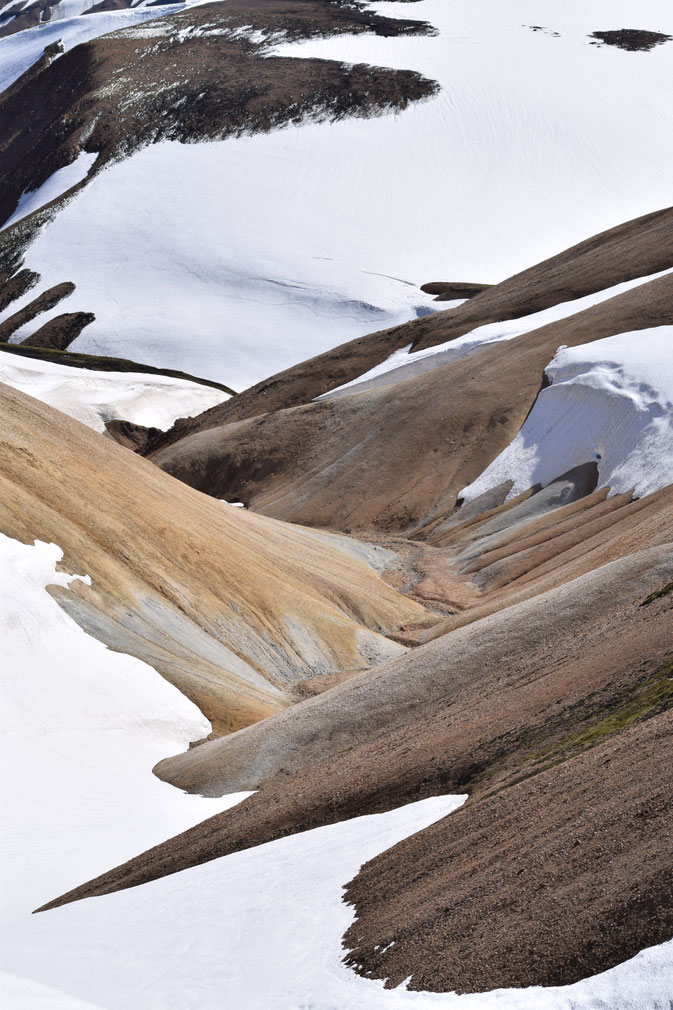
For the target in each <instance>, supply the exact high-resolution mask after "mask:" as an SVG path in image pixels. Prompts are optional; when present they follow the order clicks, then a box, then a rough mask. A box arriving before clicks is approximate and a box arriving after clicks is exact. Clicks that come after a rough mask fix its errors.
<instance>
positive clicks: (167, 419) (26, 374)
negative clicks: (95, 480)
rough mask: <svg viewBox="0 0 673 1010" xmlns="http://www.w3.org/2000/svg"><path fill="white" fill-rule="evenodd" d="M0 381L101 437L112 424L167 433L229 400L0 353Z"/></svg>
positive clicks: (159, 379) (196, 389) (143, 376)
mask: <svg viewBox="0 0 673 1010" xmlns="http://www.w3.org/2000/svg"><path fill="white" fill-rule="evenodd" d="M0 382H6V383H7V385H9V386H13V387H14V389H20V390H21V392H23V393H28V394H29V395H30V396H34V397H35V398H36V399H38V400H42V402H43V403H48V404H49V405H50V406H52V407H56V408H57V410H61V411H63V413H64V414H68V415H69V416H70V417H74V418H75V419H76V420H77V421H81V422H82V423H83V424H86V425H88V426H89V427H90V428H94V429H95V431H101V432H102V431H105V422H106V421H113V420H116V419H123V420H125V421H133V423H134V424H142V425H145V426H146V427H148V428H161V429H162V430H165V429H166V428H170V426H171V425H172V424H173V422H174V421H175V420H176V419H177V418H178V417H195V416H196V415H197V414H200V413H201V412H202V411H204V410H208V408H209V407H214V406H215V404H216V403H222V402H223V401H224V400H228V399H229V394H228V393H225V392H223V391H222V390H221V389H215V388H214V387H212V386H204V385H202V384H201V383H199V382H191V381H190V380H188V379H176V378H172V377H171V376H168V375H151V374H147V373H142V372H101V371H96V370H94V369H89V368H73V367H72V366H70V365H61V364H60V363H56V362H53V361H40V360H39V359H37V358H28V357H24V356H23V355H22V356H21V357H19V355H16V354H12V353H4V354H3V353H0Z"/></svg>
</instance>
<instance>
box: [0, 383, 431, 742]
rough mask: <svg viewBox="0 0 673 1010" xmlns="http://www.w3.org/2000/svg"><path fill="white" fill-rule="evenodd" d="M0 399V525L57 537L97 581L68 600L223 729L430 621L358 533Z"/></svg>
mask: <svg viewBox="0 0 673 1010" xmlns="http://www.w3.org/2000/svg"><path fill="white" fill-rule="evenodd" d="M0 407H1V410H2V418H3V420H2V436H1V438H0V443H1V445H0V530H2V532H4V533H6V534H7V535H9V536H11V537H14V538H16V539H19V540H21V541H24V542H28V541H32V540H33V539H35V538H39V539H41V540H46V541H53V542H54V543H56V544H58V545H59V546H60V547H61V548H62V549H63V551H64V559H63V566H64V568H65V569H66V570H68V571H70V572H77V573H83V574H87V575H89V576H90V577H91V581H92V585H91V587H90V588H89V587H87V586H85V585H84V584H83V583H81V582H75V583H73V585H72V588H70V589H56V588H55V589H54V590H53V594H54V595H55V596H56V597H57V598H58V600H59V602H60V603H61V604H62V606H63V607H64V608H65V609H66V610H67V611H68V612H69V613H70V614H72V615H73V616H74V617H75V619H76V620H77V621H78V622H79V623H80V624H81V625H82V626H83V627H84V628H85V629H86V630H88V631H89V632H91V633H92V634H94V635H95V636H96V637H97V638H100V639H101V640H102V641H104V642H106V643H107V644H108V645H109V646H110V647H112V648H114V649H117V650H119V651H124V652H128V653H131V654H132V655H135V656H138V657H139V658H141V659H143V660H146V661H147V662H149V663H150V664H151V665H152V666H154V667H156V669H157V670H159V672H160V673H161V674H163V676H165V677H166V678H167V679H168V680H170V681H171V682H172V683H173V684H175V685H176V686H177V687H178V688H179V689H180V690H181V691H183V692H184V694H186V695H187V696H188V697H189V698H191V699H192V700H194V701H195V702H196V704H198V705H199V707H200V708H201V709H202V710H203V711H204V712H205V714H206V715H207V716H208V718H209V719H211V721H212V722H213V724H214V726H215V728H216V729H217V730H219V731H222V730H235V729H238V728H240V727H241V726H245V725H247V724H249V723H251V722H255V721H256V720H258V719H260V718H263V717H264V716H266V715H268V714H270V713H272V712H274V711H277V710H278V709H279V708H282V707H283V706H285V705H286V704H288V698H289V690H290V687H291V685H292V683H293V682H294V681H295V680H301V679H304V678H306V677H307V676H310V675H312V674H315V673H332V672H336V671H339V670H342V669H353V668H360V669H364V668H366V667H368V666H369V665H370V664H372V663H377V662H379V661H381V659H384V658H388V657H390V656H391V655H398V654H399V653H400V652H402V651H404V650H403V649H402V647H401V646H399V645H397V644H396V643H393V642H391V641H389V640H388V639H386V638H384V637H382V636H383V635H384V634H387V633H390V632H392V633H397V632H399V631H400V629H401V628H402V626H403V625H405V624H406V623H407V622H415V621H420V622H421V623H423V621H424V620H426V621H428V622H429V623H432V622H433V620H435V619H434V618H432V617H431V616H430V617H428V615H427V614H426V612H424V610H423V609H422V608H421V607H420V606H418V604H416V603H413V602H412V601H411V600H409V599H407V598H405V597H403V596H400V595H399V594H398V593H397V592H395V591H394V590H393V589H392V588H390V587H389V586H387V585H386V584H385V583H384V582H383V581H382V580H381V578H380V577H379V576H378V575H377V574H376V573H375V572H374V571H373V570H372V569H371V568H370V567H369V566H368V565H367V564H365V563H364V562H363V561H361V560H359V559H358V552H359V551H361V549H360V548H359V547H358V545H357V544H354V543H352V542H350V541H349V542H348V544H347V549H348V552H347V551H346V550H344V549H341V547H340V541H339V539H338V538H332V539H330V538H329V537H326V536H323V537H317V536H316V535H315V534H313V533H312V532H311V531H304V530H301V529H294V528H288V527H287V526H284V525H283V524H280V523H278V522H274V521H273V520H269V519H266V518H264V517H262V516H256V515H252V514H250V513H247V512H245V511H243V510H241V509H235V508H232V507H231V506H228V505H226V504H224V503H222V502H218V501H215V500H214V499H212V498H209V497H206V496H205V495H201V494H199V493H198V492H196V491H193V490H192V489H191V488H187V487H185V485H183V484H180V483H178V482H177V481H174V480H173V479H172V478H170V477H168V476H167V475H166V474H165V473H163V472H162V471H161V470H159V469H158V468H157V467H154V466H152V464H150V463H148V462H147V461H145V460H143V459H141V458H139V457H138V456H136V455H135V454H133V453H132V452H130V451H129V450H128V449H125V448H123V447H121V446H119V445H116V444H114V443H113V442H112V441H111V440H110V439H107V438H104V437H103V436H101V435H98V434H96V433H95V432H93V431H90V430H89V429H88V428H86V427H85V426H84V425H81V424H79V423H78V422H76V421H74V420H72V419H71V418H69V417H66V416H65V415H64V414H61V413H60V412H59V411H56V410H54V409H52V408H50V407H48V406H46V405H44V404H42V403H40V402H39V401H38V400H35V399H33V398H32V397H29V396H26V395H24V394H22V393H19V392H17V391H16V390H13V389H11V388H10V387H7V386H1V387H0ZM370 554H371V552H370ZM364 556H365V555H364V554H362V557H364Z"/></svg>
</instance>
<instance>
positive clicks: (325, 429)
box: [150, 274, 673, 533]
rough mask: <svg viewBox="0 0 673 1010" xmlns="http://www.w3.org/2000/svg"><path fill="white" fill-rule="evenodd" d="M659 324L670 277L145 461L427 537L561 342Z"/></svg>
mask: <svg viewBox="0 0 673 1010" xmlns="http://www.w3.org/2000/svg"><path fill="white" fill-rule="evenodd" d="M480 297H481V296H480ZM475 301H476V299H475ZM470 304H472V303H470ZM664 323H669V324H670V323H673V274H668V275H666V276H664V277H661V278H659V279H657V280H655V281H651V282H649V283H647V284H644V285H642V286H640V287H637V288H634V289H632V290H630V291H627V292H625V293H624V294H621V295H619V296H617V297H614V298H612V299H610V300H608V301H605V302H603V303H601V304H600V305H596V306H594V307H593V308H590V309H586V310H584V311H582V312H579V313H577V314H576V315H574V316H570V317H568V318H566V319H563V320H560V321H558V322H555V323H551V324H549V325H547V326H544V327H541V328H540V329H537V330H534V331H532V332H530V333H527V334H524V335H522V336H521V337H518V338H517V339H515V340H511V341H505V342H501V343H498V344H494V345H490V346H487V347H484V348H483V349H482V350H479V351H476V352H475V353H473V354H472V355H470V356H469V357H466V358H463V359H461V360H459V361H456V362H453V363H450V364H447V365H445V366H443V367H441V368H438V369H436V370H435V371H433V372H429V373H426V374H423V375H419V376H416V377H414V378H410V379H407V380H405V381H401V382H398V383H396V384H394V385H390V386H385V387H379V388H375V389H369V390H365V391H364V392H360V393H353V394H351V395H349V396H340V397H337V398H332V399H328V400H324V401H320V402H317V403H311V404H305V405H302V406H298V407H293V408H291V409H287V410H280V411H275V412H271V413H267V414H263V415H261V416H259V417H254V418H250V419H248V420H242V421H238V422H236V423H232V424H225V425H222V426H220V427H217V428H209V429H207V430H202V431H197V432H194V433H192V434H189V435H186V436H185V437H184V438H182V439H181V440H180V441H178V442H175V443H173V444H171V445H166V446H164V447H163V448H162V449H159V450H158V451H156V452H154V453H153V454H152V455H151V457H150V458H151V459H152V461H153V462H154V463H156V464H157V465H158V466H160V467H162V468H163V469H165V470H166V471H167V472H169V473H171V474H173V475H174V476H176V477H178V478H179V479H180V480H183V481H185V482H186V483H188V484H191V485H192V486H194V487H197V488H199V489H201V490H204V491H207V492H209V493H212V494H216V495H219V496H223V497H236V498H239V499H240V500H242V501H245V502H246V503H247V504H249V505H250V506H251V507H252V508H254V509H255V511H258V512H262V513H264V514H266V515H272V516H274V517H276V518H279V519H284V520H286V521H291V522H297V523H302V524H305V525H315V526H323V527H328V528H333V529H340V530H351V529H352V530H354V531H362V530H370V529H372V528H376V529H379V530H383V531H399V532H402V531H404V532H407V533H409V532H414V531H418V530H419V529H422V528H424V527H428V529H432V528H433V527H434V525H435V524H436V523H437V521H438V520H440V519H442V518H444V517H446V516H448V515H449V514H450V513H451V511H452V509H453V507H454V504H455V502H456V496H457V495H458V494H459V493H460V491H461V490H462V489H463V488H464V487H465V486H466V485H467V484H469V483H471V482H472V481H473V480H474V479H475V478H476V477H477V476H478V475H479V474H480V473H481V472H482V471H483V470H484V469H485V468H486V466H487V465H488V464H489V463H490V462H491V461H492V460H493V459H494V458H495V457H496V456H497V455H498V454H499V453H500V452H501V451H502V450H503V449H505V447H506V446H507V445H508V444H509V443H510V442H511V440H512V439H513V438H514V436H515V435H516V433H517V432H518V430H519V428H520V427H521V425H522V423H523V421H524V420H525V417H526V415H527V414H528V411H529V410H530V408H531V406H532V404H533V403H534V401H535V398H536V396H537V393H538V391H539V389H540V385H541V382H542V378H543V373H544V369H545V367H546V366H547V364H548V363H549V361H550V360H551V359H552V357H553V356H554V354H555V352H556V350H557V348H558V347H559V345H561V344H567V345H568V346H574V345H577V344H583V343H588V342H590V341H593V340H598V339H600V338H602V337H606V336H610V335H612V334H614V333H619V332H625V331H629V330H638V329H642V328H644V327H648V326H657V325H662V324H664Z"/></svg>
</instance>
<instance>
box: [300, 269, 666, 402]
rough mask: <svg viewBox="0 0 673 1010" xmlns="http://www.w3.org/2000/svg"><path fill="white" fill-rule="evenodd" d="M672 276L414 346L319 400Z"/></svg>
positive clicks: (415, 371)
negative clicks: (417, 347) (415, 348)
mask: <svg viewBox="0 0 673 1010" xmlns="http://www.w3.org/2000/svg"><path fill="white" fill-rule="evenodd" d="M667 273H670V271H669V270H662V271H661V272H660V273H656V274H651V275H650V276H649V277H638V278H635V279H634V280H631V281H625V282H624V283H623V284H615V285H613V286H612V287H610V288H605V289H604V290H603V291H596V292H594V293H592V294H590V295H586V296H585V297H584V298H576V299H575V300H574V301H571V302H559V303H558V305H552V306H551V307H550V308H548V309H542V310H541V311H540V312H532V313H530V314H529V315H527V316H522V317H521V318H520V319H507V320H505V321H504V322H497V323H488V324H487V325H485V326H478V327H476V328H475V329H474V330H471V331H470V332H469V333H466V334H465V335H464V336H462V337H457V338H456V339H454V340H447V341H446V343H444V344H437V345H436V346H435V347H426V348H424V349H423V350H420V351H412V345H411V344H409V345H408V346H407V347H402V348H400V349H399V350H397V351H393V353H392V354H391V355H390V356H389V357H388V358H386V359H385V361H382V362H381V363H380V364H378V365H374V367H373V368H371V369H370V370H369V371H368V372H363V374H362V375H360V376H358V378H356V379H352V380H351V382H345V383H344V384H343V385H342V386H335V388H334V389H331V390H330V391H329V392H328V393H323V395H322V396H319V397H316V399H318V400H326V399H329V398H330V397H332V396H343V395H348V394H349V393H361V392H362V391H363V390H365V389H374V388H376V387H380V386H389V385H392V384H393V383H396V382H401V381H402V380H404V379H410V378H411V377H412V376H414V375H421V374H424V373H425V372H431V371H432V370H433V369H435V368H440V367H441V366H442V365H447V364H449V362H451V361H458V360H459V358H464V357H465V356H466V355H468V354H471V353H472V351H474V350H476V349H478V348H482V347H486V346H488V345H489V344H493V343H497V342H499V341H501V340H513V339H514V337H520V336H521V335H522V334H523V333H530V331H531V330H536V329H538V328H539V327H540V326H546V325H547V324H548V323H554V322H557V321H558V320H559V319H564V318H565V317H566V316H570V315H574V314H575V313H577V312H581V311H583V310H584V309H588V308H590V307H591V306H592V305H598V304H599V303H600V302H604V301H605V300H606V299H608V298H614V297H615V296H616V295H620V294H623V292H624V291H629V290H630V289H631V288H635V287H639V286H640V285H641V284H646V283H647V282H648V281H652V280H655V278H657V277H662V276H664V274H667ZM460 304H461V302H458V301H456V302H446V303H445V306H446V307H453V306H456V305H460Z"/></svg>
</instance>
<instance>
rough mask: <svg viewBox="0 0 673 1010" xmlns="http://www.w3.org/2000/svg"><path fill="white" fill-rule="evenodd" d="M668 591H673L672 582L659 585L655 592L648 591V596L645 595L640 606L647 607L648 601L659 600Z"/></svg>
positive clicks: (666, 594)
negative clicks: (659, 587)
mask: <svg viewBox="0 0 673 1010" xmlns="http://www.w3.org/2000/svg"><path fill="white" fill-rule="evenodd" d="M669 593H673V582H667V583H666V585H665V586H662V587H661V589H657V590H656V592H654V593H650V595H649V596H646V597H645V599H644V600H643V602H642V603H641V604H640V606H641V607H647V606H649V604H650V603H654V601H655V600H660V599H661V597H662V596H668V594H669Z"/></svg>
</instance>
